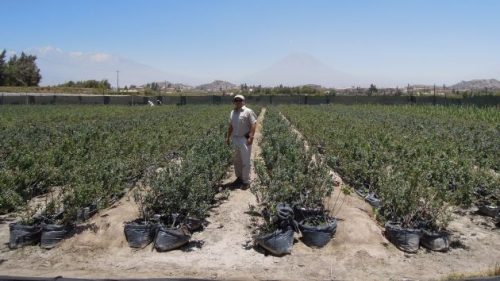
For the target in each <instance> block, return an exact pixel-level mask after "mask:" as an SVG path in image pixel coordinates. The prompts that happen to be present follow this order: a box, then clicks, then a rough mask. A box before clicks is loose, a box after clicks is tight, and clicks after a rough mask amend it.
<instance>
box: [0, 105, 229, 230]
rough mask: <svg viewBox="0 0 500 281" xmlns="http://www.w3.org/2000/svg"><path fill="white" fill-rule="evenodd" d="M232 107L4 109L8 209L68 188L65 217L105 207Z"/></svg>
mask: <svg viewBox="0 0 500 281" xmlns="http://www.w3.org/2000/svg"><path fill="white" fill-rule="evenodd" d="M225 111H227V112H229V108H228V107H224V106H182V107H178V106H161V107H120V106H27V107H24V106H3V107H2V111H1V112H0V119H2V120H5V121H6V122H2V124H1V125H0V213H6V212H10V211H13V210H15V209H19V208H21V209H23V208H25V207H24V206H25V203H26V202H27V201H28V200H29V199H31V198H32V197H33V196H35V195H37V194H43V193H45V192H47V191H48V190H49V189H51V188H52V187H55V186H57V187H60V188H61V192H60V193H58V194H59V196H58V198H53V199H51V200H53V201H54V202H52V203H51V204H49V205H51V206H53V208H52V210H53V211H56V210H57V209H58V206H54V205H61V206H59V207H62V206H64V210H65V217H64V220H66V221H71V220H73V219H74V217H75V214H76V212H77V211H78V209H81V208H82V207H85V206H88V205H89V204H98V206H99V207H105V206H106V205H108V204H109V202H111V201H112V200H114V199H116V198H117V197H119V196H120V194H121V193H122V192H123V190H124V188H125V187H126V186H127V185H128V186H130V185H131V184H133V183H134V182H135V181H137V180H138V179H139V178H141V177H143V176H144V174H145V171H147V170H148V169H153V168H155V167H159V166H164V165H165V164H166V163H168V162H169V161H170V159H168V157H167V156H168V153H169V152H172V151H177V152H179V153H181V154H182V153H183V152H184V151H187V150H188V149H189V148H191V147H192V146H193V145H194V144H195V143H196V142H197V141H198V139H199V137H200V136H202V135H203V134H205V133H206V131H207V130H208V129H209V128H213V127H214V126H216V125H217V124H219V123H220V120H222V119H224V120H226V118H227V116H226V115H227V113H226V112H225Z"/></svg>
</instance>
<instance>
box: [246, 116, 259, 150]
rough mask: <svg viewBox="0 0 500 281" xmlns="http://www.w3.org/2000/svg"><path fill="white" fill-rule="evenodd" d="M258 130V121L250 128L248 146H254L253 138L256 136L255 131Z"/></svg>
mask: <svg viewBox="0 0 500 281" xmlns="http://www.w3.org/2000/svg"><path fill="white" fill-rule="evenodd" d="M256 128H257V121H255V122H254V123H253V124H252V125H251V126H250V133H249V135H250V137H249V138H248V139H247V144H248V145H252V143H253V137H254V135H255V129H256Z"/></svg>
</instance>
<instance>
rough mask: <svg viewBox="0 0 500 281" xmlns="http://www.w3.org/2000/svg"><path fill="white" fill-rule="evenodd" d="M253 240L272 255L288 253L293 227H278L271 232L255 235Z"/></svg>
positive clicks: (290, 246) (290, 247) (290, 248)
mask: <svg viewBox="0 0 500 281" xmlns="http://www.w3.org/2000/svg"><path fill="white" fill-rule="evenodd" d="M255 241H256V242H257V244H258V245H259V246H261V247H262V248H264V249H266V250H267V251H269V252H270V253H271V254H273V255H276V256H282V255H285V254H290V253H291V252H292V246H293V228H292V227H289V228H285V229H278V230H276V231H274V232H272V233H267V234H263V235H260V236H257V237H256V238H255Z"/></svg>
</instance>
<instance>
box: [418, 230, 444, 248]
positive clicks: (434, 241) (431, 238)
mask: <svg viewBox="0 0 500 281" xmlns="http://www.w3.org/2000/svg"><path fill="white" fill-rule="evenodd" d="M420 245H422V247H424V248H426V249H429V250H432V251H439V252H446V251H448V249H449V248H450V233H449V232H447V231H436V232H432V231H427V230H422V236H421V237H420Z"/></svg>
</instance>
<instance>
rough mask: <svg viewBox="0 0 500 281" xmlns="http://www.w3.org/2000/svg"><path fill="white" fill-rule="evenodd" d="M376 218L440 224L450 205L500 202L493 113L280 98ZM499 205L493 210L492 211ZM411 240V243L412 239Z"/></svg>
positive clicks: (499, 152) (499, 116) (499, 133)
mask: <svg viewBox="0 0 500 281" xmlns="http://www.w3.org/2000/svg"><path fill="white" fill-rule="evenodd" d="M280 110H281V111H282V112H283V113H284V115H286V116H287V118H289V119H290V121H291V122H292V123H293V124H295V125H296V126H297V127H298V128H299V130H300V131H301V132H302V133H303V134H304V135H305V136H306V137H307V138H308V139H309V140H310V142H311V143H313V144H316V145H317V146H318V147H319V150H320V151H321V152H323V151H324V152H325V153H326V158H327V159H328V164H329V165H330V166H331V167H332V168H334V169H335V170H336V171H338V172H339V173H340V174H341V175H342V177H343V178H344V180H346V181H347V182H348V183H349V184H350V185H351V186H353V187H354V188H355V189H356V190H357V191H358V193H359V194H361V195H363V196H366V197H367V199H368V200H369V201H370V202H372V203H373V205H374V206H377V207H380V208H378V210H377V211H378V215H379V218H381V219H382V220H383V221H388V222H391V223H394V224H397V225H399V226H401V227H403V228H407V229H412V228H415V229H424V230H428V231H438V230H443V229H445V227H446V224H447V222H448V220H449V208H448V207H449V205H450V204H451V205H459V206H470V205H471V204H473V203H475V204H477V205H478V206H480V207H481V206H488V208H497V209H498V206H499V203H500V201H499V200H500V178H499V176H498V172H499V167H500V141H499V140H500V127H499V125H498V124H500V113H499V112H498V110H496V109H494V108H493V109H477V108H461V107H431V106H399V107H397V106H369V105H365V106H341V105H333V106H319V107H318V106H317V107H313V106H283V107H280ZM497 213H498V211H497ZM417 247H418V243H417Z"/></svg>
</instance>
